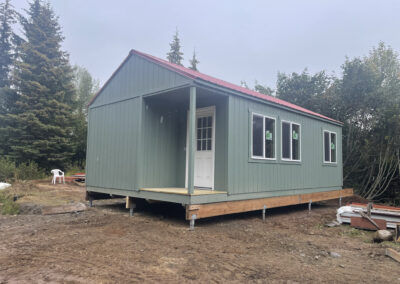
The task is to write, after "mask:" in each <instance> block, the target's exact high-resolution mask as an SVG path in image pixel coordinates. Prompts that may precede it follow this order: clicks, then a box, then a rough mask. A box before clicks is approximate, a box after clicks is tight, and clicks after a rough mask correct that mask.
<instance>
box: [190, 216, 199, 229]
mask: <svg viewBox="0 0 400 284" xmlns="http://www.w3.org/2000/svg"><path fill="white" fill-rule="evenodd" d="M196 218H197V215H196V214H192V216H191V217H190V227H189V230H191V231H193V230H194V221H195V220H196Z"/></svg>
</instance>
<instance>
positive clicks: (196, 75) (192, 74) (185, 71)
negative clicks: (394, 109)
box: [88, 49, 343, 124]
mask: <svg viewBox="0 0 400 284" xmlns="http://www.w3.org/2000/svg"><path fill="white" fill-rule="evenodd" d="M132 54H137V55H139V56H141V57H144V58H147V59H148V60H150V61H152V62H154V63H156V64H159V65H162V66H164V67H165V68H167V69H170V70H172V71H174V72H177V73H179V74H181V75H183V76H185V77H189V78H191V79H200V80H203V81H206V82H209V83H212V84H215V85H217V86H220V87H223V88H227V89H230V90H234V91H237V92H240V93H243V94H246V95H250V96H253V97H257V98H259V99H262V100H265V101H269V102H272V103H275V104H278V105H282V106H284V107H287V108H290V109H293V110H296V111H299V112H302V113H306V114H309V115H312V116H316V117H319V118H323V119H326V120H329V121H332V122H335V123H339V124H343V123H342V122H340V121H337V120H335V119H333V118H330V117H327V116H324V115H322V114H319V113H316V112H313V111H311V110H308V109H305V108H303V107H301V106H298V105H295V104H292V103H289V102H287V101H284V100H281V99H278V98H276V97H274V96H269V95H264V94H260V93H259V92H256V91H253V90H250V89H246V88H243V87H241V86H238V85H235V84H232V83H229V82H226V81H224V80H220V79H217V78H214V77H211V76H209V75H206V74H203V73H200V72H198V71H194V70H192V69H189V68H186V67H183V66H181V65H177V64H174V63H171V62H169V61H166V60H163V59H160V58H158V57H155V56H152V55H149V54H146V53H143V52H140V51H137V50H134V49H132V50H131V52H130V53H129V55H128V56H127V57H126V58H125V60H124V61H123V62H122V63H121V65H120V66H119V67H118V68H117V70H115V71H114V73H113V74H112V75H111V77H110V78H109V79H108V80H107V82H106V83H105V84H104V85H103V87H102V88H101V89H100V90H99V91H98V92H97V94H96V95H95V96H94V97H93V98H92V100H91V101H90V102H89V104H88V105H89V106H90V105H91V104H92V103H93V102H94V100H95V99H96V98H97V96H98V95H99V94H100V93H101V91H102V90H103V89H104V87H105V86H106V85H107V84H108V83H109V82H110V81H111V79H112V78H113V77H114V76H115V74H116V73H117V72H118V70H119V69H120V68H121V67H122V66H123V65H124V63H125V62H126V61H127V60H128V59H129V57H130V56H131V55H132Z"/></svg>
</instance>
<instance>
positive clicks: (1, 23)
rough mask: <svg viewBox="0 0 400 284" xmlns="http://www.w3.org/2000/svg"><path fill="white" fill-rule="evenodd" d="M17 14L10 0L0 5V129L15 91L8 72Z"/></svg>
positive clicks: (3, 147) (1, 145)
mask: <svg viewBox="0 0 400 284" xmlns="http://www.w3.org/2000/svg"><path fill="white" fill-rule="evenodd" d="M17 17H18V14H17V12H16V11H15V10H14V7H13V6H12V5H11V3H10V0H6V1H5V2H3V3H0V129H1V128H4V127H5V117H4V116H5V114H6V113H8V112H10V111H11V108H12V106H13V104H14V103H15V90H13V89H11V82H10V72H11V69H12V64H13V61H14V59H15V42H16V39H18V37H17V36H16V35H15V34H14V33H13V31H12V25H13V24H15V23H16V21H17ZM7 140H8V136H7V133H1V132H0V155H4V154H5V153H6V152H7V143H6V142H7Z"/></svg>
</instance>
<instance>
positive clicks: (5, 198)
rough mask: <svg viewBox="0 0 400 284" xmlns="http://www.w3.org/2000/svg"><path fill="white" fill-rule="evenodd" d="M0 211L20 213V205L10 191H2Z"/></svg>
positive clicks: (2, 212)
mask: <svg viewBox="0 0 400 284" xmlns="http://www.w3.org/2000/svg"><path fill="white" fill-rule="evenodd" d="M0 204H1V206H0V212H1V214H2V215H17V214H19V210H20V208H19V205H18V204H17V203H15V202H14V200H13V197H12V196H11V195H10V194H9V192H8V191H5V190H4V191H1V192H0Z"/></svg>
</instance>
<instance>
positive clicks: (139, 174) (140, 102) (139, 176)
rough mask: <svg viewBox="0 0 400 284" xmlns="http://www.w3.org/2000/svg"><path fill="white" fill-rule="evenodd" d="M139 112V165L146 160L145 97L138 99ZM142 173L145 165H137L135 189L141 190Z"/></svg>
mask: <svg viewBox="0 0 400 284" xmlns="http://www.w3.org/2000/svg"><path fill="white" fill-rule="evenodd" d="M137 104H138V105H137V110H136V111H137V113H136V118H137V121H136V122H135V123H137V135H136V139H137V140H136V163H137V165H141V164H142V163H143V160H144V151H143V135H142V129H143V121H144V119H143V113H144V112H143V108H144V99H143V97H139V98H138V101H137ZM142 175H143V167H141V166H137V167H136V172H135V183H134V186H135V187H134V189H135V190H139V188H140V187H141V186H142Z"/></svg>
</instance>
